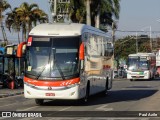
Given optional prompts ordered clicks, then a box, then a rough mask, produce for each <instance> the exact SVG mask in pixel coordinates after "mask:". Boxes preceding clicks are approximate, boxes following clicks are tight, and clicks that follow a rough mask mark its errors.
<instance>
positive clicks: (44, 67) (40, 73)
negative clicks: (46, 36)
mask: <svg viewBox="0 0 160 120" xmlns="http://www.w3.org/2000/svg"><path fill="white" fill-rule="evenodd" d="M50 59H51V50H50V52H49V58H48V64H49V63H50ZM45 69H46V65H44V66H43V68H42V71H40V72H39V74H38V75H37V77H36V79H37V80H38V79H39V77H40V76H41V75H42V73H43V71H44V70H45Z"/></svg>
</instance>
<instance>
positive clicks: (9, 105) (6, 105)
mask: <svg viewBox="0 0 160 120" xmlns="http://www.w3.org/2000/svg"><path fill="white" fill-rule="evenodd" d="M15 104H17V103H12V104H7V105H3V106H0V107H7V106H10V105H15Z"/></svg>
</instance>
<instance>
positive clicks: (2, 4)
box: [0, 0, 11, 22]
mask: <svg viewBox="0 0 160 120" xmlns="http://www.w3.org/2000/svg"><path fill="white" fill-rule="evenodd" d="M8 8H10V9H11V6H10V4H9V3H7V1H5V0H0V22H2V19H3V17H4V16H3V15H2V13H3V12H4V11H5V10H7V9H8Z"/></svg>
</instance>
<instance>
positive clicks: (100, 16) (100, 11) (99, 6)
mask: <svg viewBox="0 0 160 120" xmlns="http://www.w3.org/2000/svg"><path fill="white" fill-rule="evenodd" d="M92 3H93V4H92V5H91V7H92V11H94V10H95V11H94V13H95V16H94V17H95V18H96V20H95V26H96V27H97V28H99V25H100V23H103V24H104V25H106V24H108V25H110V26H111V25H112V22H114V21H113V16H114V18H115V19H119V12H120V0H94V2H92ZM95 18H93V19H95ZM93 21H94V20H93Z"/></svg>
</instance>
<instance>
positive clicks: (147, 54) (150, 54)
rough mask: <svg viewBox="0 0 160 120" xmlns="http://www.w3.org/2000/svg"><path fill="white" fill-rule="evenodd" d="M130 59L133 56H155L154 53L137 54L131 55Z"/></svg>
mask: <svg viewBox="0 0 160 120" xmlns="http://www.w3.org/2000/svg"><path fill="white" fill-rule="evenodd" d="M128 56H129V57H131V56H132V57H133V56H155V54H154V53H135V54H129V55H128Z"/></svg>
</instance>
